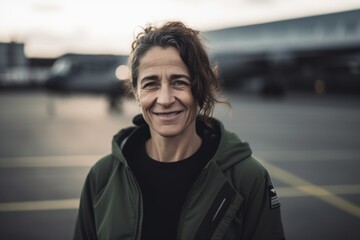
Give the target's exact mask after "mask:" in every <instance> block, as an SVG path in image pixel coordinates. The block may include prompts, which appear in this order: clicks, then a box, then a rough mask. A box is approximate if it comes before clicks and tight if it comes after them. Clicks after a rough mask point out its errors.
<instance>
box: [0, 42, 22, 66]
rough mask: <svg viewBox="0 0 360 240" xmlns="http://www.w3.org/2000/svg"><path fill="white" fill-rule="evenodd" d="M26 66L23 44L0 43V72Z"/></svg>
mask: <svg viewBox="0 0 360 240" xmlns="http://www.w3.org/2000/svg"><path fill="white" fill-rule="evenodd" d="M26 65H27V59H26V56H25V53H24V44H23V43H16V42H9V43H0V70H4V69H6V68H11V67H24V66H26Z"/></svg>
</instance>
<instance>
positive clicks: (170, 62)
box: [135, 47, 197, 139]
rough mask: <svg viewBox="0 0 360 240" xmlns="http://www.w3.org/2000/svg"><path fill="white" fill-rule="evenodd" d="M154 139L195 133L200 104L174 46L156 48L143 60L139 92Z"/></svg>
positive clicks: (145, 117)
mask: <svg viewBox="0 0 360 240" xmlns="http://www.w3.org/2000/svg"><path fill="white" fill-rule="evenodd" d="M135 96H136V99H137V100H138V102H139V104H140V106H141V110H142V113H143V116H144V119H145V121H146V122H147V124H148V125H149V127H150V132H151V136H152V137H153V136H155V135H159V136H162V137H184V138H185V139H187V137H189V136H191V135H192V134H195V119H196V115H197V104H196V101H195V99H194V96H193V95H192V92H191V77H190V74H189V70H188V68H187V67H186V65H185V64H184V62H183V61H182V59H181V58H180V55H179V53H178V51H177V50H176V49H175V48H174V47H167V48H162V47H152V48H151V49H149V50H148V51H147V52H146V54H145V55H144V56H143V58H142V59H141V61H140V65H139V74H138V79H137V88H136V92H135Z"/></svg>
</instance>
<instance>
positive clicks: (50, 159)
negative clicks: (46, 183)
mask: <svg viewBox="0 0 360 240" xmlns="http://www.w3.org/2000/svg"><path fill="white" fill-rule="evenodd" d="M101 157H102V155H78V156H42V157H13V158H11V157H9V158H0V168H20V167H22V168H27V167H89V166H92V165H93V164H94V163H95V162H96V161H97V160H99V159H100V158H101Z"/></svg>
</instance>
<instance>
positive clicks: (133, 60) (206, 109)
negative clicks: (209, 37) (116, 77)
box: [129, 22, 227, 126]
mask: <svg viewBox="0 0 360 240" xmlns="http://www.w3.org/2000/svg"><path fill="white" fill-rule="evenodd" d="M155 46H157V47H163V48H167V47H174V48H176V49H177V50H178V52H179V54H180V57H181V59H182V60H183V62H184V63H185V65H186V66H187V68H188V69H189V73H190V77H191V84H192V86H191V91H192V94H193V96H194V99H196V102H197V106H198V116H199V117H200V118H201V119H202V120H203V121H204V122H205V123H206V124H207V125H209V126H211V121H210V118H211V116H212V114H213V110H214V107H215V103H227V102H226V101H225V100H222V99H220V98H218V95H219V93H220V92H221V85H220V82H219V79H218V76H217V74H216V71H214V70H215V68H213V67H212V66H211V64H210V59H209V56H208V54H207V52H206V51H205V47H204V44H203V39H202V38H201V36H200V34H199V31H197V30H193V29H191V28H188V27H186V26H185V25H184V24H183V23H182V22H167V23H165V24H164V25H162V26H161V27H155V26H152V25H149V26H147V27H145V28H144V29H143V31H142V32H141V33H139V34H138V35H137V37H136V38H135V40H134V42H133V43H132V45H131V47H132V50H131V53H130V56H129V68H130V71H131V79H130V80H131V87H132V89H133V90H136V88H137V79H138V75H139V65H140V60H141V59H142V57H143V56H144V55H145V54H146V52H147V51H148V50H149V49H151V48H152V47H155Z"/></svg>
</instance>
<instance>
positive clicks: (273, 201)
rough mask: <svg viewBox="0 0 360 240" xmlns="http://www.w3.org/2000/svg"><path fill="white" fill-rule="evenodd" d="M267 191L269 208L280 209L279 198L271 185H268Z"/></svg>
mask: <svg viewBox="0 0 360 240" xmlns="http://www.w3.org/2000/svg"><path fill="white" fill-rule="evenodd" d="M268 191H269V198H270V199H269V202H270V208H271V209H274V208H278V207H280V201H279V198H278V196H277V194H276V191H275V188H274V186H273V185H272V184H270V185H269V186H268Z"/></svg>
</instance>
